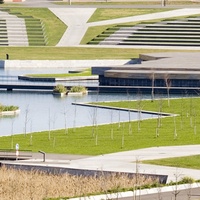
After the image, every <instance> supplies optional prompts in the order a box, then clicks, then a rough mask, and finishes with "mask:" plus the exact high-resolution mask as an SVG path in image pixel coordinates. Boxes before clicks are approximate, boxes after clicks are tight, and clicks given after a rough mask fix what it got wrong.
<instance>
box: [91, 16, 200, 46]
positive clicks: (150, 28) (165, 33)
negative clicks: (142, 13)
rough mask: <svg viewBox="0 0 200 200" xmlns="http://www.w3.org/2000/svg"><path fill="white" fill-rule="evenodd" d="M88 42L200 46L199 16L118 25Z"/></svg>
mask: <svg viewBox="0 0 200 200" xmlns="http://www.w3.org/2000/svg"><path fill="white" fill-rule="evenodd" d="M89 44H112V45H117V44H119V45H131V44H132V45H165V46H166V45H167V46H172V45H173V46H200V18H191V17H189V18H185V19H180V20H168V21H167V20H166V21H165V20H164V21H161V22H156V23H151V24H150V23H141V24H137V25H136V26H128V25H125V26H124V25H119V26H115V27H112V28H109V29H107V30H106V31H104V32H103V33H102V34H100V35H99V36H97V37H96V38H94V39H93V40H91V42H90V43H89Z"/></svg>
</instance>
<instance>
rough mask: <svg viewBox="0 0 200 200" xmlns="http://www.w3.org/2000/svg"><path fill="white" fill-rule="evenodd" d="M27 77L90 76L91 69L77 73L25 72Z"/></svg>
mask: <svg viewBox="0 0 200 200" xmlns="http://www.w3.org/2000/svg"><path fill="white" fill-rule="evenodd" d="M26 76H29V77H37V78H68V77H78V76H92V74H91V69H86V70H83V71H81V72H77V73H67V74H27V75H26Z"/></svg>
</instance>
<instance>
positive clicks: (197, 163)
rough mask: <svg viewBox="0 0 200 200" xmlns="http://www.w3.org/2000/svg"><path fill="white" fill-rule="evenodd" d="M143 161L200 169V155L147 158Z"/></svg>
mask: <svg viewBox="0 0 200 200" xmlns="http://www.w3.org/2000/svg"><path fill="white" fill-rule="evenodd" d="M142 163H148V164H153V165H165V166H170V167H183V168H191V169H200V155H195V156H184V157H176V158H167V159H158V160H146V161H142Z"/></svg>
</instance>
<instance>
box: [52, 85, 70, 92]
mask: <svg viewBox="0 0 200 200" xmlns="http://www.w3.org/2000/svg"><path fill="white" fill-rule="evenodd" d="M53 92H55V93H66V92H67V88H66V87H65V86H64V85H61V84H58V85H56V86H55V87H54V89H53Z"/></svg>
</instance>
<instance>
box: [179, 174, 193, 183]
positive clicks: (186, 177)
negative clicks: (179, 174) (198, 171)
mask: <svg viewBox="0 0 200 200" xmlns="http://www.w3.org/2000/svg"><path fill="white" fill-rule="evenodd" d="M194 182H195V180H194V179H193V178H191V177H188V176H185V177H183V178H182V179H181V180H180V183H181V184H187V183H190V184H192V183H194Z"/></svg>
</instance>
